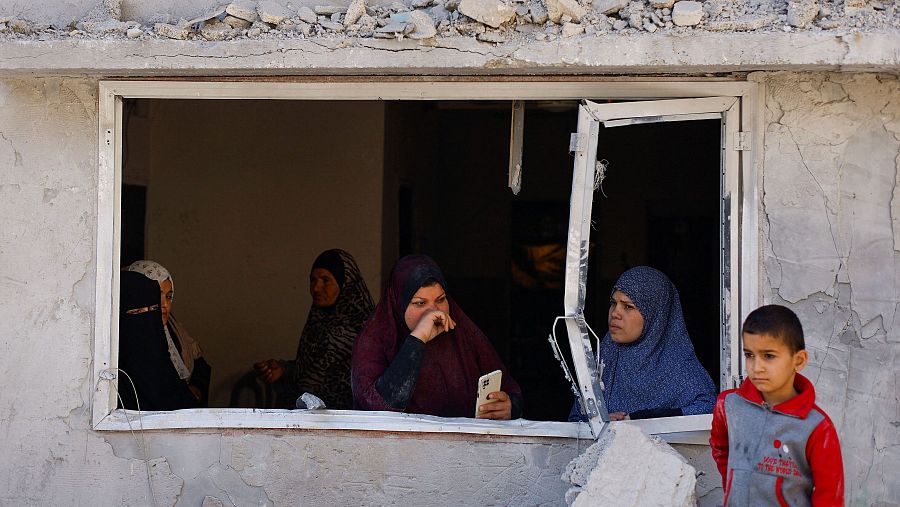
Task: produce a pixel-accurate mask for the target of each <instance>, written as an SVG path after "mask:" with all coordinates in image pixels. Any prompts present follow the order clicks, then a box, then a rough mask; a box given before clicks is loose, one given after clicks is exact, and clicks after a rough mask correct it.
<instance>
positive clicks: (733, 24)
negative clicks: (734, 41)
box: [676, 4, 778, 32]
mask: <svg viewBox="0 0 900 507" xmlns="http://www.w3.org/2000/svg"><path fill="white" fill-rule="evenodd" d="M676 5H677V4H676ZM776 20H778V16H776V15H775V14H768V15H765V16H757V15H753V14H750V15H746V16H740V17H738V18H735V19H722V20H716V21H709V22H707V23H706V29H707V30H710V31H712V32H726V31H735V32H742V31H752V30H759V29H760V28H762V27H764V26H767V25H771V24H772V23H774V22H775V21H776Z"/></svg>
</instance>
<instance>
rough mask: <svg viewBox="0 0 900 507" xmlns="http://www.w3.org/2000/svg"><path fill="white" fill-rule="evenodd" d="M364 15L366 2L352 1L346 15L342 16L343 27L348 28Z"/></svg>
mask: <svg viewBox="0 0 900 507" xmlns="http://www.w3.org/2000/svg"><path fill="white" fill-rule="evenodd" d="M365 13H366V1H365V0H353V2H351V3H350V6H349V7H347V13H346V14H344V26H350V25H352V24H354V23H356V22H357V21H359V18H361V17H362V16H363V14H365Z"/></svg>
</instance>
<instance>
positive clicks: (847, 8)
mask: <svg viewBox="0 0 900 507" xmlns="http://www.w3.org/2000/svg"><path fill="white" fill-rule="evenodd" d="M868 10H869V3H868V1H867V0H844V14H845V15H847V16H856V15H857V14H859V13H861V12H865V11H868Z"/></svg>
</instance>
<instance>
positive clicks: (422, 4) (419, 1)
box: [410, 0, 432, 10]
mask: <svg viewBox="0 0 900 507" xmlns="http://www.w3.org/2000/svg"><path fill="white" fill-rule="evenodd" d="M431 3H432V2H431V0H413V1H412V3H411V4H410V7H412V8H413V9H417V10H418V9H424V8H426V7H430V6H431Z"/></svg>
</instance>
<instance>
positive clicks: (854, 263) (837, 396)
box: [762, 73, 900, 505]
mask: <svg viewBox="0 0 900 507" xmlns="http://www.w3.org/2000/svg"><path fill="white" fill-rule="evenodd" d="M762 79H763V80H764V81H765V83H766V87H767V88H766V90H767V98H766V124H767V128H766V139H765V169H764V172H763V189H764V198H763V200H764V206H765V209H764V215H763V216H764V218H765V219H764V220H763V238H764V242H763V243H764V246H763V248H764V255H763V256H764V272H763V275H762V277H763V280H762V283H763V291H762V292H763V294H764V298H765V300H766V302H771V303H780V304H786V305H787V306H789V307H791V308H792V309H794V310H795V311H796V312H797V314H798V315H799V316H800V320H801V321H802V322H803V325H804V328H805V331H806V345H807V349H808V350H809V351H810V366H809V367H808V368H807V370H806V372H805V373H806V375H807V376H808V377H809V378H810V379H811V380H812V381H813V382H814V383H815V385H816V391H817V397H818V402H819V405H820V406H822V408H824V409H825V410H826V411H827V412H828V413H829V415H830V416H831V418H832V420H833V421H834V423H835V424H836V426H837V428H838V431H839V434H840V438H841V444H842V448H843V453H844V465H845V474H846V475H845V476H846V486H847V496H848V499H849V500H850V502H851V503H852V504H854V505H857V504H858V505H873V504H877V503H878V502H887V503H888V504H900V479H898V476H897V472H896V471H897V470H900V401H898V393H900V382H898V381H900V373H898V372H900V361H898V355H900V322H898V311H897V305H898V302H900V222H898V220H900V188H898V184H897V183H898V178H900V174H898V164H900V82H898V79H897V77H896V76H887V75H876V74H794V73H778V74H770V75H768V76H765V77H763V78H762Z"/></svg>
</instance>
